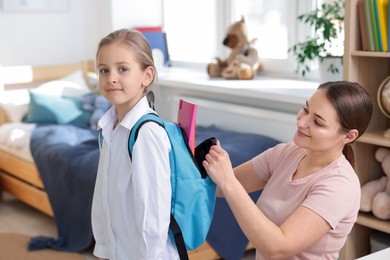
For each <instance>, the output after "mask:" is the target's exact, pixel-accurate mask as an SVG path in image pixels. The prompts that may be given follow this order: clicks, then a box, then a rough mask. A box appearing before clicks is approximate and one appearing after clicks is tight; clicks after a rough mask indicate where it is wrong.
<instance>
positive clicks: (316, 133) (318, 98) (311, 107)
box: [294, 90, 346, 152]
mask: <svg viewBox="0 0 390 260" xmlns="http://www.w3.org/2000/svg"><path fill="white" fill-rule="evenodd" d="M297 127H298V130H297V132H296V133H295V135H294V142H295V143H296V144H297V145H299V146H301V147H303V148H306V149H308V150H311V151H316V152H324V151H328V150H329V151H332V150H335V151H336V152H341V151H342V149H343V147H344V143H345V136H346V134H345V133H343V132H342V131H341V126H340V123H339V120H338V115H337V113H336V110H335V109H334V108H333V106H332V105H331V104H330V102H329V100H328V98H327V97H326V94H325V90H317V91H316V92H315V93H314V94H313V96H312V97H311V98H310V99H309V100H308V101H307V102H306V106H305V107H303V108H302V109H301V110H300V111H299V113H298V115H297ZM340 149H341V150H340Z"/></svg>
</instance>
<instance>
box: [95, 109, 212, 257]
mask: <svg viewBox="0 0 390 260" xmlns="http://www.w3.org/2000/svg"><path fill="white" fill-rule="evenodd" d="M147 122H154V123H156V124H158V125H160V126H161V127H163V128H164V129H165V131H166V132H167V135H168V138H169V140H170V142H171V147H172V148H171V151H170V153H169V163H170V168H171V177H170V180H171V188H172V199H171V220H170V224H169V237H170V239H171V240H172V242H174V243H175V244H176V247H177V250H178V252H179V256H180V259H181V260H186V259H188V254H187V250H194V249H196V248H198V247H199V246H200V245H202V244H203V243H204V242H205V241H206V237H207V233H208V231H209V228H210V225H211V221H212V218H213V214H214V208H215V202H216V184H215V183H214V182H213V181H212V180H211V179H210V177H208V175H207V172H206V170H205V169H204V167H203V165H202V162H203V160H204V157H205V155H206V154H207V153H208V151H209V149H210V147H211V146H212V145H214V144H215V143H216V139H215V138H214V137H211V138H209V139H206V140H205V141H203V142H202V143H201V144H199V145H198V146H197V147H196V148H195V154H194V155H193V153H192V152H191V149H190V147H189V145H188V142H187V137H186V135H185V133H184V130H183V129H182V128H180V126H179V125H178V124H176V123H172V122H169V121H165V120H163V119H161V118H160V117H158V116H157V115H156V114H146V115H143V116H142V117H141V118H140V119H139V120H138V121H137V122H136V124H135V125H134V127H133V128H132V129H131V131H130V136H129V145H128V148H129V155H130V159H132V152H133V146H134V143H135V141H136V140H137V136H138V132H139V130H140V128H141V127H142V125H143V124H145V123H147ZM100 141H101V143H102V135H101V134H100Z"/></svg>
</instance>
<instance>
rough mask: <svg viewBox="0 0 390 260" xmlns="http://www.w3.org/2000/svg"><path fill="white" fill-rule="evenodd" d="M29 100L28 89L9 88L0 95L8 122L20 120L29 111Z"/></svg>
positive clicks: (0, 102) (0, 105) (0, 104)
mask: <svg viewBox="0 0 390 260" xmlns="http://www.w3.org/2000/svg"><path fill="white" fill-rule="evenodd" d="M29 101H30V96H29V93H28V90H27V89H17V90H7V91H4V92H2V93H1V95H0V108H1V109H2V110H3V111H4V112H5V115H6V118H7V121H8V122H20V121H22V118H23V116H24V115H25V114H26V113H27V110H28V103H29Z"/></svg>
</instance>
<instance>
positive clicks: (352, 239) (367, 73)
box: [340, 0, 390, 260]
mask: <svg viewBox="0 0 390 260" xmlns="http://www.w3.org/2000/svg"><path fill="white" fill-rule="evenodd" d="M357 2H358V1H357V0H346V9H345V53H344V68H343V71H344V74H343V78H344V79H345V80H349V81H356V82H359V83H360V84H361V85H362V86H364V87H365V88H366V89H367V91H368V93H369V94H370V96H371V98H372V101H373V103H374V113H373V117H372V120H371V122H370V126H369V128H368V129H367V133H366V134H365V135H364V136H362V137H361V138H360V139H359V141H358V142H356V143H355V144H354V151H355V157H356V171H357V174H358V176H359V179H360V182H361V184H362V185H363V184H364V183H366V182H368V181H370V180H373V179H377V178H379V177H380V176H382V175H383V171H382V169H381V167H380V165H379V163H378V162H377V161H376V159H375V157H374V153H375V151H376V149H378V147H390V138H386V137H384V135H383V134H384V132H385V131H386V130H387V129H388V128H390V119H388V118H387V117H385V116H384V115H383V114H382V112H381V111H380V109H379V107H378V104H377V91H378V88H379V86H380V84H381V82H382V81H383V80H384V79H385V78H387V77H388V76H389V75H390V52H371V51H362V48H361V39H360V28H359V21H358V10H357ZM376 230H378V231H382V232H385V233H389V234H390V221H385V220H380V219H377V218H375V217H374V216H373V215H372V214H371V213H359V217H358V220H357V223H356V225H355V226H354V228H353V230H352V232H351V234H350V236H349V237H348V240H347V243H346V244H345V247H344V248H343V250H342V251H341V254H340V258H341V259H343V260H351V259H356V258H358V257H361V256H364V255H367V254H369V253H370V235H371V234H372V232H374V231H376Z"/></svg>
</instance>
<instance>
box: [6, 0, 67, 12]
mask: <svg viewBox="0 0 390 260" xmlns="http://www.w3.org/2000/svg"><path fill="white" fill-rule="evenodd" d="M2 9H3V11H4V12H64V11H69V10H70V0H2Z"/></svg>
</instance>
